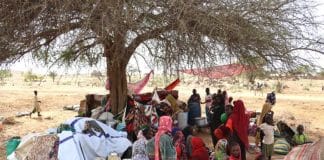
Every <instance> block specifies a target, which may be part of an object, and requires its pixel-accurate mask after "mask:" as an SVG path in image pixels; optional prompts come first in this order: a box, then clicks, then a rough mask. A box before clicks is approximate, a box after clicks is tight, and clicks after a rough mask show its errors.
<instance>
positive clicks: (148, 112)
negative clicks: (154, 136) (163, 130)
mask: <svg viewBox="0 0 324 160" xmlns="http://www.w3.org/2000/svg"><path fill="white" fill-rule="evenodd" d="M133 97H134V101H135V102H136V105H134V106H133V107H130V108H129V109H126V118H125V123H126V130H127V133H128V135H129V139H131V140H135V139H136V135H137V133H138V131H139V128H141V127H143V126H150V128H151V129H152V130H153V131H154V130H155V129H156V128H157V126H158V117H161V116H165V115H167V116H170V117H173V118H174V119H176V118H177V114H178V113H180V112H181V111H182V109H181V107H184V106H185V104H184V103H183V102H181V101H179V100H178V99H177V98H178V91H176V90H171V91H167V90H159V91H158V90H154V92H153V93H143V94H135V95H133ZM176 122H177V121H176Z"/></svg>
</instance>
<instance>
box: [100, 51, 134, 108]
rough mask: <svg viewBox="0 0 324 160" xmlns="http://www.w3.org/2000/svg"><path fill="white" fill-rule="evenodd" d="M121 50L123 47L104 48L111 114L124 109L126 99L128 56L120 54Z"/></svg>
mask: <svg viewBox="0 0 324 160" xmlns="http://www.w3.org/2000/svg"><path fill="white" fill-rule="evenodd" d="M123 51H124V50H123V49H117V50H116V49H111V48H109V47H106V48H105V55H106V64H107V75H108V79H109V84H110V105H111V112H112V113H113V114H117V113H119V112H120V111H121V110H122V109H124V108H125V106H126V101H127V92H128V89H127V75H126V67H127V63H128V60H129V58H126V57H125V56H121V55H122V54H123V53H121V52H123Z"/></svg>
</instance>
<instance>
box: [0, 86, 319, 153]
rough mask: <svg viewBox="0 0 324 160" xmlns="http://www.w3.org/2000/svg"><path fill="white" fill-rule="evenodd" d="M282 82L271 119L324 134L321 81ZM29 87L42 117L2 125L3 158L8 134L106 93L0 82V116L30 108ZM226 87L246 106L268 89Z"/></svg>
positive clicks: (52, 123)
mask: <svg viewBox="0 0 324 160" xmlns="http://www.w3.org/2000/svg"><path fill="white" fill-rule="evenodd" d="M283 82H284V83H285V84H286V85H287V86H289V88H288V89H285V90H284V92H283V93H280V94H277V104H276V105H275V107H274V108H273V110H274V112H275V119H277V120H285V121H287V122H288V124H290V125H292V126H293V127H295V125H296V124H304V125H305V127H306V133H307V134H309V135H310V137H311V138H312V139H313V140H316V139H318V138H319V137H320V136H324V117H323V114H324V92H322V91H321V86H322V85H323V84H324V81H320V80H299V81H283ZM269 83H270V84H271V83H275V82H269ZM13 84H14V86H13ZM270 86H271V85H270ZM205 87H208V86H207V85H198V84H190V85H188V84H180V85H179V86H177V88H176V89H177V90H179V95H180V99H181V100H184V101H186V100H187V98H188V97H189V96H190V94H191V90H192V89H193V88H197V90H198V93H200V95H201V97H202V98H203V97H204V88H205ZM305 87H307V88H308V89H306V88H305ZM210 88H211V92H216V90H217V88H214V87H210ZM33 90H38V92H39V96H38V97H39V100H40V101H41V108H42V110H43V111H42V115H43V116H42V117H43V118H37V116H36V115H33V116H32V117H31V118H29V117H21V118H15V121H16V124H14V125H4V129H3V130H2V131H0V146H1V147H0V159H5V156H4V155H5V149H4V143H5V141H6V140H8V139H9V138H10V137H13V136H23V135H26V134H27V133H30V132H43V131H46V130H47V129H48V128H53V127H56V126H58V125H59V124H60V123H61V122H63V121H65V120H66V119H69V118H70V117H73V116H75V115H76V112H73V111H65V110H63V109H62V108H63V107H64V106H65V105H71V104H78V103H79V101H80V100H82V99H84V97H85V94H87V93H106V91H105V90H104V88H103V87H90V86H85V87H78V86H72V85H55V84H50V83H45V84H42V85H40V86H38V85H37V84H34V85H26V84H24V83H18V84H15V82H14V81H13V82H11V83H9V85H5V86H0V116H3V117H11V116H15V114H16V113H17V112H23V111H31V110H32V102H33ZM227 90H228V92H229V94H230V96H233V97H234V99H242V100H243V101H244V102H245V104H246V108H247V109H248V110H261V107H262V104H263V102H264V99H265V95H266V92H269V91H271V90H272V89H271V88H268V89H266V90H265V91H264V94H263V95H261V93H257V94H256V95H255V94H254V92H251V91H249V90H246V89H242V88H233V87H228V86H227ZM144 91H152V88H151V87H147V88H145V89H144ZM203 108H204V107H203ZM48 116H50V117H52V119H51V120H47V119H45V117H48ZM201 135H202V136H203V138H204V141H205V142H206V144H207V145H209V146H210V145H211V141H210V138H209V136H208V134H204V133H202V134H201Z"/></svg>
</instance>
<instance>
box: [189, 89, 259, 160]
mask: <svg viewBox="0 0 324 160" xmlns="http://www.w3.org/2000/svg"><path fill="white" fill-rule="evenodd" d="M205 91H206V98H205V101H203V102H201V100H200V96H199V94H198V93H197V92H196V90H195V89H194V90H193V94H192V95H191V97H190V98H189V100H188V107H189V113H188V116H189V118H188V119H189V120H188V122H194V119H195V118H196V117H198V116H199V117H200V115H196V114H197V113H198V114H200V113H201V110H200V108H201V107H200V104H206V107H205V111H206V118H207V122H208V125H209V127H210V134H211V137H212V142H213V147H214V155H213V158H214V159H216V160H223V159H230V160H245V159H246V149H248V147H249V141H248V125H249V119H250V117H253V116H255V114H253V112H248V111H247V110H246V108H245V105H244V102H243V101H242V100H236V101H234V102H233V98H232V97H229V96H228V94H227V92H226V91H221V90H218V91H217V93H215V94H211V93H210V89H209V88H206V90H205ZM193 101H194V103H193ZM189 124H190V123H189ZM190 125H193V124H190Z"/></svg>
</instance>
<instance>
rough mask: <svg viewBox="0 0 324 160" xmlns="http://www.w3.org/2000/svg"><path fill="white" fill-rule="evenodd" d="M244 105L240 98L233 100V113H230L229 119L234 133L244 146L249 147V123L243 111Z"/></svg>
mask: <svg viewBox="0 0 324 160" xmlns="http://www.w3.org/2000/svg"><path fill="white" fill-rule="evenodd" d="M245 111H246V110H245V106H244V103H243V101H242V100H237V101H235V102H234V108H233V113H232V114H231V115H230V119H232V121H233V129H234V130H235V131H236V134H237V135H238V137H239V138H240V139H241V141H242V142H243V143H244V144H245V147H246V148H248V147H249V140H248V125H249V119H250V117H249V115H247V114H246V113H245Z"/></svg>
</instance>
